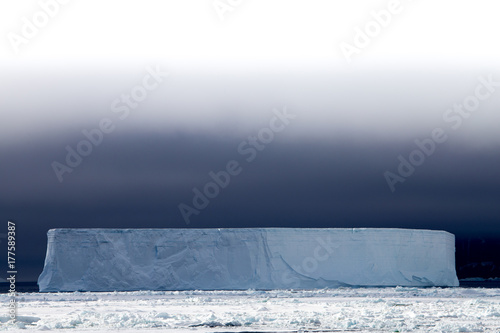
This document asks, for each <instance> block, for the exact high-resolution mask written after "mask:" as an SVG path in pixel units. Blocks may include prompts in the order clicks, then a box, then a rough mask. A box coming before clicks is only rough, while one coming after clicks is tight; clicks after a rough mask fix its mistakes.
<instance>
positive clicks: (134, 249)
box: [38, 228, 458, 292]
mask: <svg viewBox="0 0 500 333" xmlns="http://www.w3.org/2000/svg"><path fill="white" fill-rule="evenodd" d="M38 285H39V287H40V291H42V292H43V291H45V292H47V291H114V290H117V291H126V290H127V291H128V290H191V289H200V290H212V289H285V288H286V289H288V288H325V287H329V288H334V287H339V286H458V279H457V276H456V273H455V236H454V235H453V234H450V233H448V232H445V231H434V230H413V229H371V228H367V229H365V228H360V229H358V228H355V229H343V228H327V229H310V228H248V229H236V228H234V229H233V228H231V229H51V230H49V232H48V246H47V256H46V258H45V265H44V269H43V272H42V274H41V275H40V277H39V279H38Z"/></svg>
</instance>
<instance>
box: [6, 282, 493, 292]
mask: <svg viewBox="0 0 500 333" xmlns="http://www.w3.org/2000/svg"><path fill="white" fill-rule="evenodd" d="M460 287H462V288H500V279H496V280H486V281H460ZM16 290H17V292H20V293H37V292H38V291H39V289H38V285H37V283H36V282H16ZM8 292H9V284H8V283H7V282H0V294H5V293H8Z"/></svg>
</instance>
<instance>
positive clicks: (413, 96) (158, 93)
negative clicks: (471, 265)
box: [0, 0, 500, 281]
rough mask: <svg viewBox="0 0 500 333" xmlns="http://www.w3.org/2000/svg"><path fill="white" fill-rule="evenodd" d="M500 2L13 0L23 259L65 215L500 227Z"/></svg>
mask: <svg viewBox="0 0 500 333" xmlns="http://www.w3.org/2000/svg"><path fill="white" fill-rule="evenodd" d="M498 6H499V5H498V4H497V3H496V2H495V1H486V0H483V1H477V2H474V3H472V2H470V3H466V2H452V1H440V2H439V3H435V2H432V1H403V0H401V1H356V2H348V1H319V0H318V1H272V2H269V1H258V0H241V1H234V0H233V1H229V0H227V1H222V0H221V1H208V0H206V1H205V0H204V1H181V0H172V1H156V0H148V1H136V0H125V1H124V0H122V1H106V2H105V3H102V2H98V1H93V0H90V1H85V2H83V1H66V2H64V1H56V0H45V1H43V0H40V1H22V2H21V1H19V2H9V3H2V4H1V5H0V22H1V23H0V29H1V35H2V36H3V37H2V39H1V41H0V112H1V115H2V117H1V122H0V180H1V183H2V191H0V217H1V220H3V221H4V223H5V225H6V224H7V221H8V220H12V221H15V222H16V224H17V228H18V230H17V237H18V247H17V252H18V256H19V257H18V260H19V263H20V264H19V265H20V267H21V268H22V270H21V269H20V273H19V278H20V279H21V280H25V281H33V280H35V279H36V278H37V277H38V274H39V273H40V272H41V269H42V267H43V260H44V256H45V250H46V232H47V230H48V229H50V228H62V227H65V228H67V227H79V228H83V227H87V228H96V227H104V228H205V227H266V226H268V227H270V226H281V227H395V228H426V229H440V230H447V231H449V232H452V233H454V234H455V235H456V236H457V239H460V240H467V239H468V240H471V239H473V240H476V241H477V240H480V241H479V243H481V241H484V242H489V244H498V243H500V226H499V222H500V208H499V207H500V206H499V205H498V202H499V199H500V190H499V189H500V186H499V185H500V173H499V172H498V167H499V165H500V156H499V155H498V151H499V148H500V134H499V133H500V132H499V131H498V128H499V124H500V112H499V110H500V66H499V65H500V46H499V44H498V43H497V39H498V36H497V32H498V31H500V22H499V20H498V19H497V17H496V15H497V13H498V9H499V8H498ZM68 156H69V157H68ZM200 193H201V194H200ZM0 225H1V224H0ZM5 230H6V227H5ZM2 232H3V231H2V230H0V233H2ZM0 242H2V243H1V244H2V246H3V245H4V243H5V239H4V238H2V235H0ZM460 253H462V252H460ZM462 254H463V253H462ZM462 254H461V255H462ZM3 260H5V257H2V261H3ZM460 260H462V259H460ZM477 260H479V261H481V260H483V261H491V260H497V261H496V262H499V263H500V261H499V260H500V259H499V258H497V257H495V256H492V255H491V254H490V255H489V257H488V258H486V257H485V258H479V259H477Z"/></svg>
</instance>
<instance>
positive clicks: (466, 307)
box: [0, 287, 500, 333]
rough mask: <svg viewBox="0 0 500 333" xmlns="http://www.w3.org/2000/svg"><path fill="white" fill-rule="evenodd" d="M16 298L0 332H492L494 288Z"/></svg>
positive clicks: (497, 301) (498, 313) (499, 310)
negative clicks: (15, 307) (12, 318)
mask: <svg viewBox="0 0 500 333" xmlns="http://www.w3.org/2000/svg"><path fill="white" fill-rule="evenodd" d="M9 300H10V297H9V296H8V295H6V294H3V295H0V306H1V307H2V308H3V309H7V307H8V302H9ZM17 303H18V310H17V315H18V318H17V322H9V321H8V319H9V318H8V317H7V310H5V311H4V313H3V314H2V313H0V331H2V330H8V331H21V330H22V331H24V332H26V331H27V330H28V331H29V330H33V331H62V332H72V333H76V332H103V331H118V332H121V333H128V332H137V331H142V332H166V333H180V332H191V333H193V332H226V333H228V332H243V331H245V332H257V331H260V332H495V333H498V332H500V289H484V288H470V289H469V288H438V287H430V288H417V287H387V288H350V287H349V288H346V287H340V288H336V289H315V290H271V291H259V290H245V291H199V290H197V291H134V292H73V293H20V294H19V295H18V296H17Z"/></svg>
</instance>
